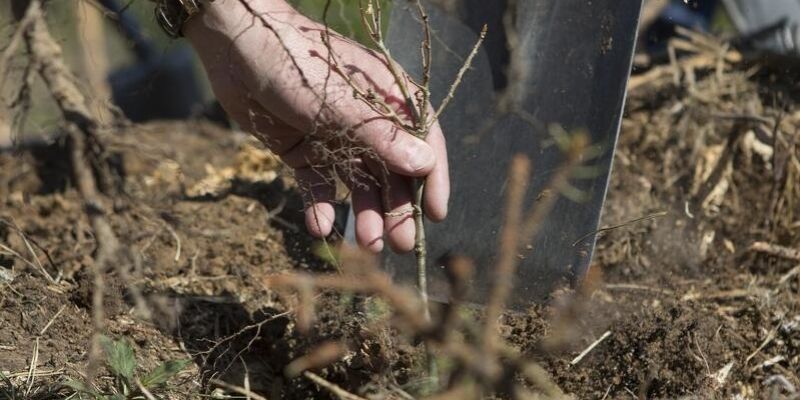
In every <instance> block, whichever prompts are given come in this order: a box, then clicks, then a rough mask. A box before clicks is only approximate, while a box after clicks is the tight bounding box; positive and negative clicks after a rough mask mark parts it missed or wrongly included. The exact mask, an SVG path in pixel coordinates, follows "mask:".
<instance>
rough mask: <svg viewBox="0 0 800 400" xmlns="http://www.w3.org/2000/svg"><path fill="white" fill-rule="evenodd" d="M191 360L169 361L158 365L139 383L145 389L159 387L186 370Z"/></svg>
mask: <svg viewBox="0 0 800 400" xmlns="http://www.w3.org/2000/svg"><path fill="white" fill-rule="evenodd" d="M190 362H191V360H170V361H167V362H165V363H163V364H161V365H159V366H158V367H157V368H156V369H154V370H152V371H150V373H149V374H147V375H146V376H145V377H144V378H142V380H141V383H142V386H144V387H146V388H150V387H153V386H159V385H163V384H165V383H167V381H168V380H170V379H171V378H172V377H173V376H175V375H177V374H178V373H179V372H181V371H183V370H184V368H186V367H187V366H188V365H189V363H190Z"/></svg>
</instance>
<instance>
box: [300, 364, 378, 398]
mask: <svg viewBox="0 0 800 400" xmlns="http://www.w3.org/2000/svg"><path fill="white" fill-rule="evenodd" d="M303 376H305V377H306V378H308V380H310V381H311V382H314V383H315V384H317V386H319V387H321V388H323V389H326V390H328V391H329V392H331V393H332V394H333V395H335V396H336V397H338V398H339V399H341V400H366V399H365V398H363V397H361V396H358V395H355V394H353V393H350V392H348V391H347V390H344V389H342V388H341V387H340V386H338V385H336V384H335V383H333V382H330V381H328V380H326V379H325V378H323V377H321V376H319V375H317V374H315V373H313V372H311V371H306V372H303Z"/></svg>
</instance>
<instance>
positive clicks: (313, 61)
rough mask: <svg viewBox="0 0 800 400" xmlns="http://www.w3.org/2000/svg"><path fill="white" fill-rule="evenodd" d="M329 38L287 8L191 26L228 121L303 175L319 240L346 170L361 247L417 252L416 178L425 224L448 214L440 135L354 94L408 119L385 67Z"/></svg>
mask: <svg viewBox="0 0 800 400" xmlns="http://www.w3.org/2000/svg"><path fill="white" fill-rule="evenodd" d="M326 32H327V31H326V28H325V26H324V25H321V24H319V23H316V22H314V21H311V20H310V19H308V18H306V17H305V16H303V15H301V14H299V13H298V12H297V11H296V10H294V9H293V8H292V7H291V6H290V5H288V4H287V3H286V2H285V1H284V0H216V1H214V2H213V3H209V4H207V6H206V9H205V10H204V11H203V13H202V14H200V15H198V16H196V17H193V18H192V19H190V20H189V21H188V22H187V24H186V26H185V27H184V34H185V35H186V37H187V38H188V39H189V40H190V41H191V43H192V45H193V46H194V47H195V49H196V50H197V52H198V54H199V55H200V58H201V60H202V62H203V65H204V67H205V69H206V72H207V73H208V77H209V80H210V81H211V85H212V88H213V90H214V93H215V94H216V95H217V98H218V99H219V101H220V103H221V104H222V105H223V107H224V108H225V110H226V111H227V112H228V114H229V115H230V116H231V117H232V118H233V119H234V120H236V122H237V123H239V125H241V126H242V127H243V128H244V129H247V130H249V131H250V132H252V133H253V134H255V135H256V136H257V137H258V138H259V139H261V140H262V141H263V142H264V143H265V144H266V145H267V146H268V147H269V148H270V149H271V150H272V151H273V152H275V153H276V154H278V155H279V156H280V157H281V158H282V159H283V161H284V162H285V163H286V164H287V165H289V166H290V167H292V168H294V170H295V175H296V177H297V180H298V182H299V183H300V185H301V187H303V188H305V192H306V196H305V197H306V203H307V204H306V210H305V214H306V217H305V218H306V226H307V227H308V230H309V231H310V233H311V234H313V235H314V236H317V237H324V236H327V235H328V234H330V232H331V230H332V225H333V220H334V209H333V204H332V203H333V201H334V200H335V184H334V180H333V177H334V174H337V175H338V176H339V177H341V178H342V180H343V181H344V182H345V183H346V184H348V186H349V187H350V189H351V191H352V201H353V208H354V211H355V215H356V222H355V224H356V227H355V231H356V238H357V240H358V243H359V244H360V245H361V246H362V247H364V248H366V249H369V250H371V251H374V252H378V251H381V250H382V249H383V246H384V241H383V236H384V233H385V235H386V238H387V239H388V242H389V245H390V246H391V247H392V248H393V249H394V250H395V251H399V252H405V251H410V250H411V249H413V247H414V236H415V227H414V221H413V215H412V213H411V212H410V211H411V210H412V208H411V207H412V206H411V204H412V199H413V187H412V178H422V177H424V178H425V182H426V190H425V195H424V199H423V203H424V210H425V214H426V215H427V216H428V218H430V219H431V220H433V221H441V220H443V219H444V218H445V216H446V215H447V202H448V198H449V192H450V182H449V176H448V166H447V152H446V149H445V139H444V136H443V134H442V130H441V128H440V127H439V124H438V123H434V124H433V126H432V127H431V129H430V133H429V134H428V136H427V138H426V140H425V141H423V140H421V139H418V138H416V137H415V136H413V135H411V134H409V133H408V132H406V131H403V130H402V129H400V128H399V127H398V126H397V125H396V124H395V123H394V122H392V121H390V120H388V119H386V118H383V117H381V116H380V115H379V114H378V113H377V112H376V111H375V110H373V109H372V108H371V107H370V106H369V105H368V104H367V103H366V102H364V101H362V100H359V99H357V98H355V96H354V94H353V92H354V90H353V87H352V85H353V84H355V85H357V86H358V87H359V88H363V89H365V91H368V92H369V93H370V94H374V95H375V96H377V97H378V98H379V99H380V100H382V102H383V103H385V104H387V105H389V106H390V107H391V108H392V109H393V111H394V112H395V113H396V114H397V115H399V116H401V117H402V116H405V118H409V117H408V115H409V110H407V107H406V105H405V102H404V100H403V96H402V94H401V91H400V87H399V86H398V84H397V82H396V80H395V78H394V76H393V75H392V74H391V73H390V71H389V69H388V68H387V65H386V61H385V59H384V58H383V57H382V56H381V55H379V54H377V53H375V52H373V51H371V50H369V49H366V48H365V47H363V46H361V45H359V44H357V43H354V42H352V41H350V40H348V39H346V38H343V37H341V36H339V35H336V34H335V33H333V32H331V33H330V36H328V37H330V41H329V45H328V44H326V43H325V41H324V40H323V37H324V36H323V35H324V34H325V33H326ZM331 49H332V50H333V52H332V53H331V51H330V50H331ZM402 75H403V79H407V77H406V76H405V74H404V73H402ZM348 81H350V82H348ZM408 86H409V87H410V86H411V85H410V84H409V85H408Z"/></svg>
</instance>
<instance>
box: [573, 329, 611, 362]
mask: <svg viewBox="0 0 800 400" xmlns="http://www.w3.org/2000/svg"><path fill="white" fill-rule="evenodd" d="M609 336H611V331H606V332H605V333H604V334H603V335H602V336H600V338H599V339H597V340H595V341H594V342H592V344H590V345H589V347H587V348H586V349H585V350H584V351H582V352H581V354H578V356H577V357H575V358H573V359H572V361H570V362H569V365H576V364H578V363H579V362H581V360H583V358H584V357H586V355H587V354H589V353H590V352H591V351H592V350H594V348H595V347H597V345H598V344H600V343H601V342H602V341H604V340H606V339H608V337H609Z"/></svg>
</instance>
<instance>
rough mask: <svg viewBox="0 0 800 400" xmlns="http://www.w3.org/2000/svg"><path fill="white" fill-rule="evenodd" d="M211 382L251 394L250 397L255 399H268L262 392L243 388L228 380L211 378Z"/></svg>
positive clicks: (244, 394)
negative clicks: (258, 392)
mask: <svg viewBox="0 0 800 400" xmlns="http://www.w3.org/2000/svg"><path fill="white" fill-rule="evenodd" d="M209 382H210V383H212V384H214V385H217V386H221V387H223V388H225V389H228V390H231V391H234V392H236V393H239V394H241V395H243V396H249V397H250V398H252V399H254V400H267V398H266V397H264V396H262V395H260V394H257V393H253V392H252V391H250V390H247V389H245V388H243V387H241V386H237V385H233V384H230V383H228V382H225V381H221V380H219V379H211V380H209Z"/></svg>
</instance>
